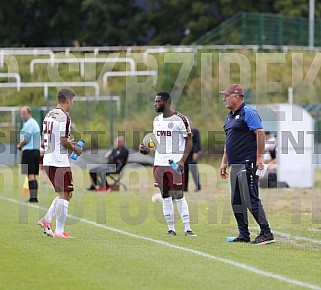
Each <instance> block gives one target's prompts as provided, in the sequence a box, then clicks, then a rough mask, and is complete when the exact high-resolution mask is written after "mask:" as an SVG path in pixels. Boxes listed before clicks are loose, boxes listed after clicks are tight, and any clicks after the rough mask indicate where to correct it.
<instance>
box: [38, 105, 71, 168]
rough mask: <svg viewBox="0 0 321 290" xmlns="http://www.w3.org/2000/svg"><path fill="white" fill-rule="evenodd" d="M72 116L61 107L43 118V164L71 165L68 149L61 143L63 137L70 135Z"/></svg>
mask: <svg viewBox="0 0 321 290" xmlns="http://www.w3.org/2000/svg"><path fill="white" fill-rule="evenodd" d="M70 125H71V120H70V117H69V116H68V115H67V114H66V113H65V112H64V111H63V110H62V109H59V108H55V109H53V110H51V111H49V112H48V113H47V115H46V117H45V119H44V120H43V128H42V129H43V131H42V134H43V139H44V148H45V152H44V153H45V154H44V157H43V165H45V166H55V167H69V166H70V163H69V158H68V150H67V149H66V148H64V147H63V146H62V145H61V143H60V138H61V137H67V138H69V137H70Z"/></svg>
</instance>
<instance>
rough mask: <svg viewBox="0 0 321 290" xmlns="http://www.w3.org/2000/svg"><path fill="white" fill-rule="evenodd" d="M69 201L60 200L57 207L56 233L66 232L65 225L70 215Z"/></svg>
mask: <svg viewBox="0 0 321 290" xmlns="http://www.w3.org/2000/svg"><path fill="white" fill-rule="evenodd" d="M68 206H69V201H68V200H65V199H61V198H59V199H58V200H57V205H56V217H57V220H56V233H57V234H61V233H63V232H64V231H65V223H66V219H67V214H68Z"/></svg>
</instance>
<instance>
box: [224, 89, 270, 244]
mask: <svg viewBox="0 0 321 290" xmlns="http://www.w3.org/2000/svg"><path fill="white" fill-rule="evenodd" d="M220 93H221V94H222V95H223V101H224V103H225V106H226V108H228V109H230V110H231V111H230V112H229V113H228V115H227V117H226V120H225V124H224V130H225V133H226V141H225V149H224V154H223V158H222V164H221V168H220V171H221V172H220V174H221V178H223V179H227V177H228V173H227V171H226V170H227V166H228V165H230V166H231V171H230V174H231V177H230V182H231V192H232V200H231V201H232V208H233V212H234V216H235V218H236V221H237V224H238V229H239V236H238V237H237V238H235V239H234V240H233V241H234V242H250V233H249V229H248V216H247V209H249V211H250V212H251V214H252V215H253V217H254V218H255V220H256V222H257V223H258V224H259V226H260V228H261V232H260V234H259V235H258V236H257V237H256V239H255V240H254V241H253V242H252V243H254V244H269V243H273V242H275V240H274V237H273V234H272V233H271V229H270V227H269V224H268V221H267V219H266V216H265V212H264V209H263V206H262V204H261V200H260V198H259V189H258V176H257V175H256V174H255V173H256V169H257V168H258V169H262V168H263V154H264V143H265V134H264V131H263V129H262V122H261V119H260V117H259V115H258V114H257V112H256V111H255V110H254V109H253V108H252V107H249V106H247V105H246V104H245V103H244V99H243V97H244V91H243V89H242V87H241V86H240V85H239V84H231V85H229V86H228V87H227V88H226V89H225V91H221V92H220Z"/></svg>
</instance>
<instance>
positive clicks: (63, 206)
mask: <svg viewBox="0 0 321 290" xmlns="http://www.w3.org/2000/svg"><path fill="white" fill-rule="evenodd" d="M74 96H75V94H74V92H73V91H71V90H69V89H61V90H59V92H58V94H57V102H58V104H57V107H56V108H55V109H53V110H51V111H49V112H48V113H47V115H46V117H45V119H44V121H43V146H44V148H45V154H44V158H43V165H44V168H45V171H46V173H47V175H48V177H49V179H50V181H51V183H52V185H53V187H54V188H55V191H56V193H57V197H56V198H55V199H54V200H53V202H52V203H51V206H50V208H49V209H48V211H47V213H46V215H45V216H44V217H43V218H41V219H40V220H39V221H38V225H40V226H41V227H42V228H43V230H44V233H45V234H47V235H48V236H51V237H54V238H72V237H71V236H70V235H69V234H67V233H66V232H65V230H64V227H65V223H66V219H67V214H68V206H69V201H70V199H71V197H72V192H73V190H74V188H73V181H72V173H71V169H70V163H69V159H68V149H69V150H73V151H75V152H76V153H77V154H79V155H80V154H81V152H82V148H80V147H78V146H75V144H74V143H72V142H71V141H70V138H69V137H70V124H71V119H70V117H69V115H67V112H69V110H70V108H71V107H72V105H73V97H74ZM53 217H56V230H55V233H53V232H52V226H51V220H52V218H53Z"/></svg>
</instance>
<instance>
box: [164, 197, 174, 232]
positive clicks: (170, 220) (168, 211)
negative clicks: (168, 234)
mask: <svg viewBox="0 0 321 290" xmlns="http://www.w3.org/2000/svg"><path fill="white" fill-rule="evenodd" d="M163 214H164V217H165V220H166V223H167V225H168V230H170V231H174V232H175V226H174V204H173V200H172V198H171V197H166V198H164V199H163Z"/></svg>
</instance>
